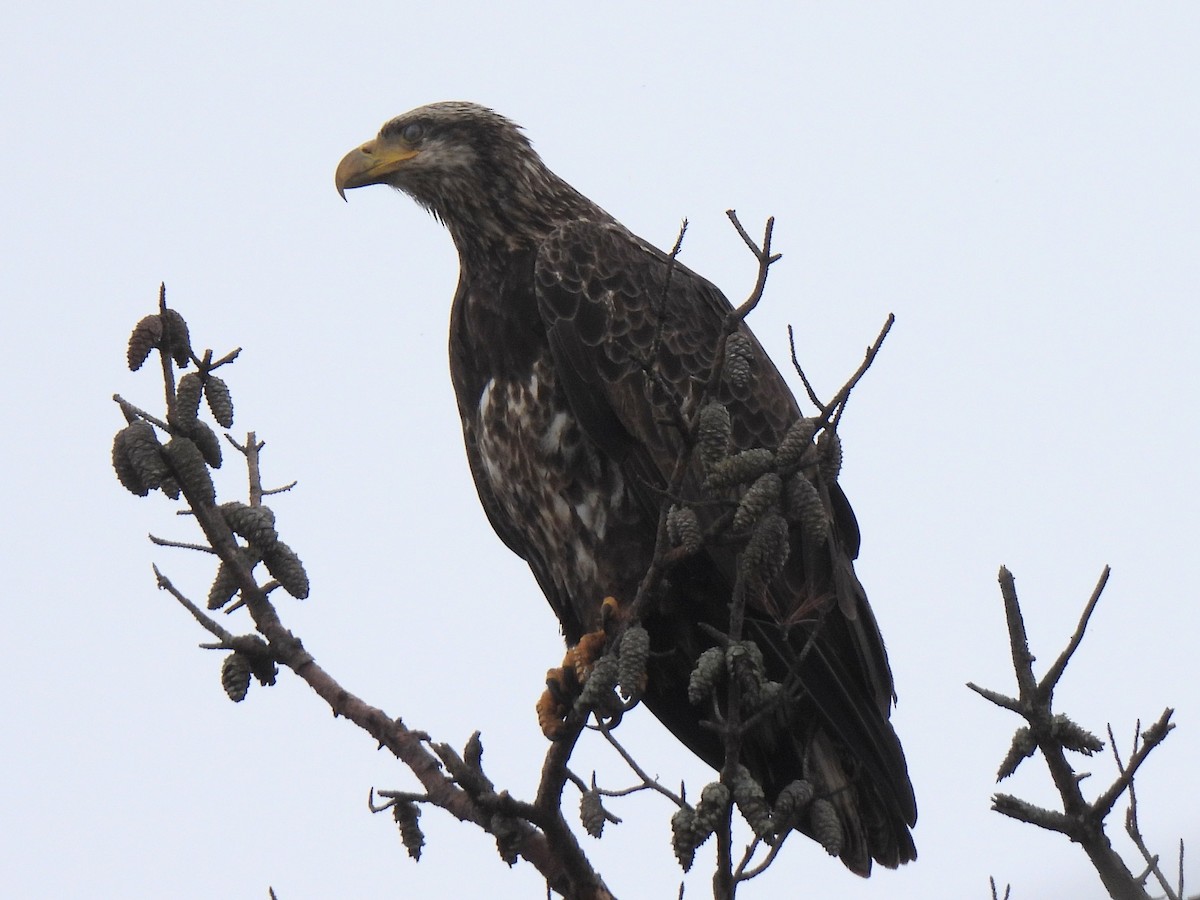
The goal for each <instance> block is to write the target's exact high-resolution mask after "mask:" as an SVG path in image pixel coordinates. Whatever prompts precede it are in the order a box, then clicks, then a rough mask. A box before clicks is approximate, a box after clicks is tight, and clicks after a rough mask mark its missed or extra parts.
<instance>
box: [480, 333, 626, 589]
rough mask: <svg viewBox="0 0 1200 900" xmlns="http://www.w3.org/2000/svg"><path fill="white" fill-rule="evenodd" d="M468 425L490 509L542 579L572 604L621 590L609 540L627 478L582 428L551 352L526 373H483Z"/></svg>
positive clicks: (620, 525)
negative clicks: (516, 539)
mask: <svg viewBox="0 0 1200 900" xmlns="http://www.w3.org/2000/svg"><path fill="white" fill-rule="evenodd" d="M473 424H474V429H473V430H474V432H475V435H474V436H475V442H474V443H475V452H476V453H477V454H478V460H477V468H478V471H479V473H480V475H481V476H482V477H483V478H484V479H485V480H486V482H487V486H488V488H490V492H491V494H492V497H493V500H494V503H495V505H496V507H498V508H495V509H493V510H492V512H493V515H497V516H499V517H500V518H502V519H503V520H506V521H507V523H508V524H509V526H510V527H511V528H512V530H513V531H514V532H515V533H517V534H519V535H521V537H522V539H523V543H524V545H525V547H524V548H523V549H524V550H525V551H526V552H524V553H523V555H524V556H525V558H526V559H527V561H528V562H529V564H530V566H531V567H533V569H534V572H535V575H536V576H537V578H538V580H539V582H541V583H542V585H543V587H549V586H551V585H552V586H553V587H554V589H555V590H556V592H557V593H558V594H559V596H558V598H557V599H558V600H559V602H561V603H564V604H571V605H575V604H582V603H586V602H588V600H587V598H590V597H592V596H594V595H595V594H596V592H614V591H617V590H620V589H623V588H624V585H622V584H617V583H613V582H614V580H616V581H620V580H623V576H622V575H621V574H619V573H618V571H617V568H618V567H619V568H624V566H618V565H617V563H615V562H614V559H613V554H614V552H615V551H614V549H613V547H612V546H611V544H610V541H611V540H612V539H613V537H614V535H615V534H617V533H620V532H623V531H624V530H625V526H627V525H628V519H629V516H630V514H631V509H632V504H631V500H630V497H629V496H628V495H627V485H626V484H625V480H624V477H623V475H622V472H621V469H620V467H619V465H617V463H616V462H615V461H613V460H611V459H609V458H608V457H606V456H605V455H603V454H602V453H601V451H600V450H599V448H597V447H596V446H595V444H593V442H592V441H591V440H590V439H589V438H588V437H587V435H586V433H585V432H584V431H583V429H582V428H581V427H580V425H579V422H578V421H577V419H576V417H575V415H574V413H573V412H572V411H571V409H570V407H569V405H568V403H567V400H566V397H565V396H564V394H563V392H562V390H561V389H560V387H559V385H558V381H557V377H556V373H555V369H554V365H553V362H552V360H551V359H550V358H549V354H548V352H547V353H546V354H544V355H542V356H541V357H539V358H537V359H536V360H535V361H534V362H533V364H532V366H531V368H530V370H529V371H528V373H527V374H523V375H510V376H504V377H501V376H494V377H491V378H489V379H488V380H487V381H486V382H485V383H484V386H483V390H482V392H481V393H480V396H479V403H478V408H477V411H476V416H475V422H474V423H473ZM602 597H603V593H600V594H599V596H596V597H595V600H594V602H595V604H596V605H597V606H598V604H599V600H600V599H601V598H602ZM572 601H574V603H572ZM577 608H578V606H577Z"/></svg>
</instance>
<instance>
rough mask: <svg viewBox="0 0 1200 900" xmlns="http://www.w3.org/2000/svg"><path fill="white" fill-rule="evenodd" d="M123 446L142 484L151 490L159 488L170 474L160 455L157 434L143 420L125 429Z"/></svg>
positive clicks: (160, 446) (160, 450) (160, 447)
mask: <svg viewBox="0 0 1200 900" xmlns="http://www.w3.org/2000/svg"><path fill="white" fill-rule="evenodd" d="M126 432H127V435H128V437H127V442H126V445H125V449H126V453H127V454H128V455H129V461H130V462H131V463H133V467H134V469H136V470H137V473H138V475H139V476H140V477H141V479H142V481H143V483H144V484H145V485H146V486H147V487H149V488H151V489H153V488H156V487H159V486H160V485H161V484H162V482H163V480H164V479H165V478H167V477H168V476H169V475H170V474H171V473H170V470H169V469H168V468H167V463H166V460H164V459H163V455H162V444H160V443H159V442H158V432H156V431H155V430H154V426H153V425H151V424H150V423H149V422H147V421H145V420H144V419H139V420H138V421H136V422H134V423H132V424H131V425H130V426H129V427H128V428H127V429H126Z"/></svg>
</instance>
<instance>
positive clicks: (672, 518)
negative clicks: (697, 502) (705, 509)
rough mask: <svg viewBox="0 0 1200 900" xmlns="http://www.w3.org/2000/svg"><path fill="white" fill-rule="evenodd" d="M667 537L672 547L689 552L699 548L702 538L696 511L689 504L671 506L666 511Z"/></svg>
mask: <svg viewBox="0 0 1200 900" xmlns="http://www.w3.org/2000/svg"><path fill="white" fill-rule="evenodd" d="M667 538H668V539H669V540H670V541H671V546H672V547H679V548H680V549H682V550H684V551H685V552H687V553H689V554H690V553H695V552H696V551H697V550H699V549H700V545H701V542H702V540H703V538H702V536H701V534H700V521H699V519H697V518H696V511H695V510H694V509H692V508H691V507H690V506H672V507H671V511H670V512H668V513H667Z"/></svg>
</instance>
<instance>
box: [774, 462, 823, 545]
mask: <svg viewBox="0 0 1200 900" xmlns="http://www.w3.org/2000/svg"><path fill="white" fill-rule="evenodd" d="M785 505H786V508H787V516H788V518H789V519H791V520H792V521H793V522H798V523H800V527H801V528H802V529H804V533H805V534H806V535H808V536H809V537H810V538H812V539H813V540H815V541H817V542H818V543H823V542H824V541H825V538H826V536H827V535H828V532H829V517H828V515H827V514H826V513H825V504H824V503H822V502H821V495H820V494H819V493H817V489H816V487H815V486H814V485H813V483H812V482H811V481H809V480H808V479H807V478H805V477H804V474H803V473H802V472H796V473H795V474H794V475H792V477H791V478H789V479H788V481H787V498H786V501H785Z"/></svg>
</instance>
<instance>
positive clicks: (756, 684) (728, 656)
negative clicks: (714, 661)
mask: <svg viewBox="0 0 1200 900" xmlns="http://www.w3.org/2000/svg"><path fill="white" fill-rule="evenodd" d="M725 670H726V671H727V672H729V674H730V675H732V676H733V678H734V679H735V680H736V682H737V683H738V685H740V686H741V689H742V694H743V696H745V698H746V700H747V701H748V702H750V703H751V704H756V703H757V702H758V696H759V693H760V691H761V690H762V684H763V677H764V670H765V663H764V662H763V655H762V650H760V649H759V648H758V644H756V643H754V641H734V642H732V643H731V644H730V645H729V646H728V647H726V648H725Z"/></svg>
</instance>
